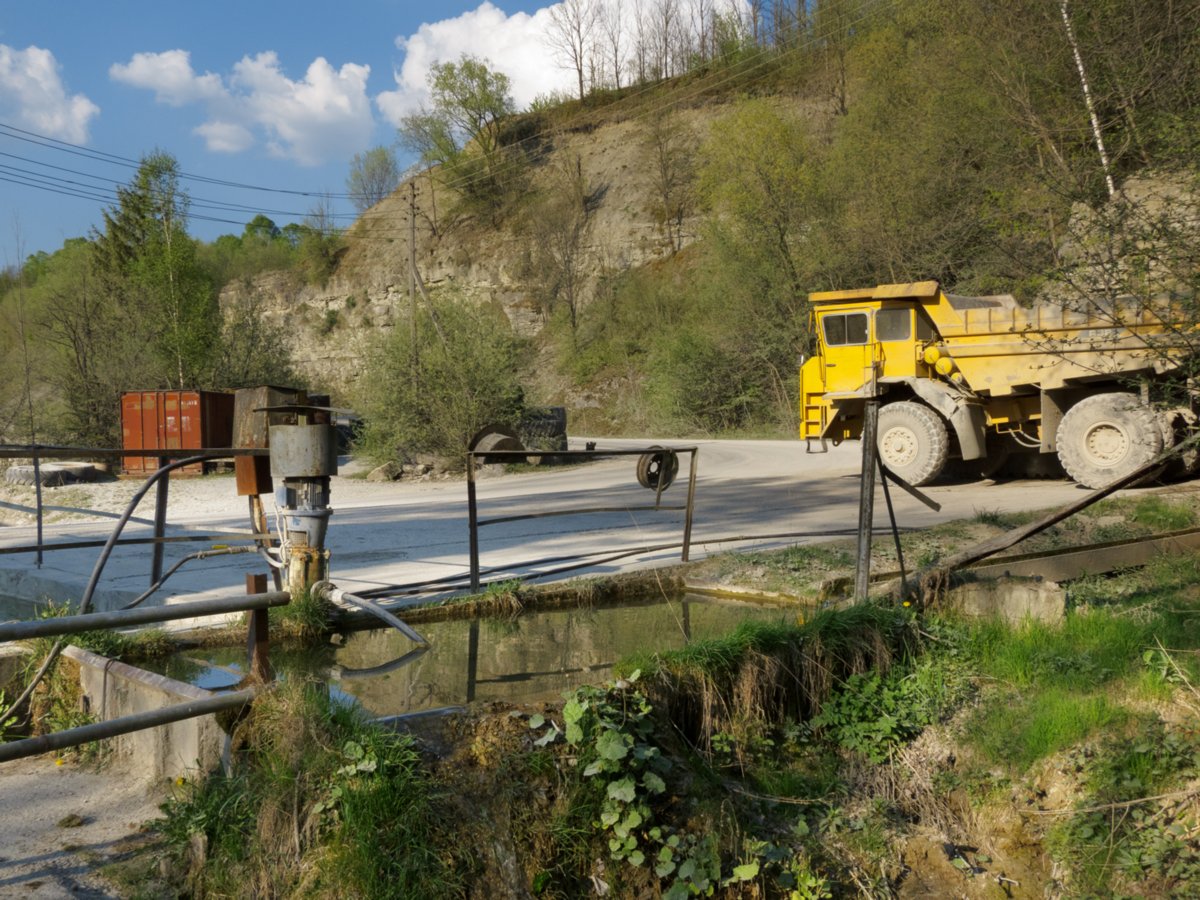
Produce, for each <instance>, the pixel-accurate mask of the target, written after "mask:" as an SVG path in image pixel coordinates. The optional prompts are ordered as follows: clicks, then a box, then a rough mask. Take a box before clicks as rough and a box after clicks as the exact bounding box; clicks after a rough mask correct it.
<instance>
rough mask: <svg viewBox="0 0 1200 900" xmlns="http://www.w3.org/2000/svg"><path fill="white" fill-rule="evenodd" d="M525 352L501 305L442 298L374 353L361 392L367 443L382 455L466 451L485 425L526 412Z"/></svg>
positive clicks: (384, 340)
mask: <svg viewBox="0 0 1200 900" xmlns="http://www.w3.org/2000/svg"><path fill="white" fill-rule="evenodd" d="M406 326H409V327H406ZM524 353H525V347H524V344H523V342H522V341H521V340H520V339H519V338H518V337H517V336H516V335H515V334H513V331H512V328H511V327H510V326H509V323H508V319H507V317H506V316H505V315H504V313H503V311H501V310H500V309H499V308H496V307H492V306H480V305H477V304H473V303H471V302H469V301H467V300H464V299H462V298H459V297H452V296H451V297H441V298H435V299H434V301H433V304H432V305H431V306H430V307H428V308H426V309H422V310H419V311H418V313H417V320H416V322H415V323H412V322H410V323H404V322H399V323H397V325H396V327H395V328H393V329H392V330H391V331H390V332H389V333H388V334H386V335H384V336H381V337H380V338H379V340H378V341H377V343H376V345H375V347H374V348H373V349H372V350H371V351H370V352H369V353H368V355H367V365H366V368H365V372H364V375H363V377H362V379H361V383H360V388H359V393H358V398H357V408H358V409H359V411H360V412H361V413H362V415H363V419H364V423H365V425H364V431H363V446H364V448H365V449H366V451H367V452H368V453H369V454H370V455H371V456H373V457H375V458H378V459H395V458H396V457H397V456H399V455H403V454H406V453H419V452H427V453H441V454H445V455H447V456H451V457H454V458H461V455H462V454H464V453H465V452H466V449H467V443H468V441H469V440H470V438H471V436H472V435H473V434H475V432H477V431H478V430H479V429H480V428H482V427H483V426H484V425H487V424H489V423H492V422H509V423H511V422H514V421H515V420H516V419H517V418H518V417H519V416H520V414H521V411H522V408H523V397H524V391H523V389H522V386H521V380H520V375H519V373H520V372H521V371H522V369H523V368H524Z"/></svg>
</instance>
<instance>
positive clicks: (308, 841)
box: [158, 682, 465, 898]
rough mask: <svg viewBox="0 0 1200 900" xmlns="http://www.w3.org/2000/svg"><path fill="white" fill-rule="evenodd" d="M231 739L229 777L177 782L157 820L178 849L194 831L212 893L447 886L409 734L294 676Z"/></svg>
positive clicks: (385, 891) (448, 875)
mask: <svg viewBox="0 0 1200 900" xmlns="http://www.w3.org/2000/svg"><path fill="white" fill-rule="evenodd" d="M241 734H242V735H244V737H245V745H244V747H243V749H242V751H241V753H240V754H239V756H238V757H237V760H236V762H235V766H234V769H233V772H232V773H231V774H229V775H225V774H223V773H216V774H214V775H212V776H210V777H209V778H207V779H205V780H204V781H202V782H200V783H197V784H194V785H190V784H185V785H182V786H181V787H180V789H179V793H178V794H177V796H175V797H174V798H172V799H171V800H169V801H168V802H167V803H166V804H165V805H164V806H163V811H164V812H165V813H166V818H165V820H163V821H162V823H161V824H160V825H159V826H158V827H159V829H160V831H161V832H162V834H163V836H164V838H165V840H166V841H167V843H168V844H169V845H170V846H172V847H174V848H176V852H177V853H178V854H180V855H183V854H186V853H187V851H188V848H189V847H190V846H191V842H192V838H193V836H194V835H203V836H204V837H205V839H206V840H207V844H208V851H207V856H206V858H205V860H204V861H203V863H202V864H203V883H204V885H205V888H206V889H207V890H208V891H209V892H210V893H211V894H212V895H214V896H225V895H226V893H228V894H230V895H236V896H242V895H243V891H244V889H245V886H246V885H250V884H253V885H255V886H256V889H255V893H265V894H268V895H272V896H276V895H278V896H282V895H289V894H291V893H292V892H293V891H296V890H300V891H301V892H302V893H316V894H318V895H321V896H351V897H381V898H388V897H396V898H399V897H431V898H434V897H444V896H453V895H455V894H456V892H458V890H459V888H460V887H461V884H460V880H459V875H460V872H461V869H459V870H456V869H455V868H453V867H451V866H449V865H448V864H447V859H448V858H449V857H450V856H452V855H453V852H451V851H448V850H447V848H446V842H445V840H444V839H443V837H442V834H443V832H444V831H445V830H446V828H445V826H444V824H443V822H442V820H441V817H440V816H439V814H438V813H437V812H436V810H435V797H434V791H433V788H432V785H431V782H430V780H429V778H428V776H427V774H426V772H425V769H424V767H423V765H422V762H421V758H420V755H419V753H418V752H417V750H416V748H415V746H414V745H413V742H412V740H411V738H408V737H402V736H397V735H395V734H393V733H391V732H388V731H385V730H383V729H382V728H380V727H378V726H375V725H373V724H371V723H369V722H367V721H366V720H365V719H364V718H362V717H361V716H360V715H359V714H357V713H356V712H354V711H353V710H349V709H346V708H343V707H337V706H334V705H333V704H332V702H331V701H330V699H329V697H328V694H327V693H326V692H325V691H323V690H322V689H321V688H320V687H319V686H317V685H315V684H304V683H300V682H296V683H289V684H286V685H284V686H283V687H281V688H279V689H277V690H276V691H274V692H272V693H270V694H268V695H265V696H264V697H263V698H261V699H260V700H259V701H257V702H256V705H255V710H254V713H253V716H252V718H251V719H250V720H249V723H248V725H247V726H246V729H245V730H244V731H242V732H241ZM460 851H461V852H465V848H460ZM193 862H195V861H193ZM318 862H319V866H318V872H317V873H316V874H315V875H314V874H313V873H311V872H309V870H310V869H311V868H312V867H313V866H314V865H315V864H317V863H318ZM301 885H303V887H301Z"/></svg>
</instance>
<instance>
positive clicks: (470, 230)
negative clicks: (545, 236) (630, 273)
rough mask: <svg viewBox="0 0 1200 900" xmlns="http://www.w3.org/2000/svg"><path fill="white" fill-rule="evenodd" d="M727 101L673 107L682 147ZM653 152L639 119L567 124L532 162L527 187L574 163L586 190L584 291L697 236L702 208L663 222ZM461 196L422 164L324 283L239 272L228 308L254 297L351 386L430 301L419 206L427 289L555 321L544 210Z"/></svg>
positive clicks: (306, 360)
mask: <svg viewBox="0 0 1200 900" xmlns="http://www.w3.org/2000/svg"><path fill="white" fill-rule="evenodd" d="M723 112H724V107H721V106H711V107H703V108H697V109H692V110H683V111H681V112H678V113H675V114H674V115H673V117H672V120H671V121H672V134H673V135H676V138H675V139H674V140H676V141H677V142H678V146H679V147H680V148H681V152H685V153H686V154H692V153H693V152H694V150H695V148H696V147H697V146H698V145H699V143H700V141H701V140H703V138H704V137H705V136H706V134H707V130H708V125H709V123H710V122H711V121H712V120H714V119H715V118H717V117H719V116H720V115H721V114H722V113H723ZM680 136H681V137H680ZM655 157H656V151H655V148H654V146H653V139H652V136H651V130H650V128H649V126H648V125H647V124H646V123H645V122H644V121H643V120H636V119H635V120H632V121H624V122H616V123H613V124H608V125H603V126H600V127H597V128H594V129H591V130H587V131H582V132H576V133H566V134H561V135H558V136H556V137H554V138H553V140H551V141H548V142H546V146H545V147H544V148H543V152H540V154H539V155H538V156H537V157H536V158H535V159H533V160H531V162H530V168H529V173H528V179H529V180H528V184H529V190H528V191H527V197H533V196H544V195H545V194H546V192H550V191H552V190H553V189H554V185H555V184H556V183H558V182H559V181H561V178H562V173H564V172H568V173H571V174H572V177H574V178H575V179H576V183H578V184H581V185H582V186H583V189H584V190H585V191H586V195H587V209H588V214H587V226H586V230H585V233H584V237H583V239H582V247H581V251H580V253H579V268H580V272H581V274H582V280H583V284H584V287H583V301H584V302H585V303H586V302H587V301H588V299H589V298H590V297H591V296H592V295H594V292H595V288H596V285H597V283H598V281H599V280H600V278H601V277H603V276H610V275H613V274H619V273H620V272H623V271H627V270H629V269H633V268H636V267H638V266H642V265H645V264H647V263H651V262H654V261H656V260H661V259H664V258H666V257H668V256H670V255H671V254H672V253H675V252H678V251H679V250H680V249H681V248H683V247H686V246H687V245H688V244H690V243H692V242H693V241H694V240H695V239H696V237H697V232H698V229H699V217H698V215H697V213H696V210H695V209H692V210H691V211H690V213H689V215H688V216H686V217H685V218H684V219H683V220H682V222H679V223H677V226H676V227H675V228H674V229H673V230H672V229H668V228H667V227H666V226H664V224H663V223H662V215H661V213H660V212H658V210H660V209H661V201H658V200H656V199H655V198H656V197H660V196H661V187H660V183H659V179H660V177H661V176H660V175H659V174H658V167H657V164H656V162H655ZM414 198H415V205H414V203H413V200H414ZM523 202H524V200H522V203H523ZM516 205H517V206H518V207H520V206H521V203H518V204H516ZM457 206H458V203H457V198H456V197H455V196H454V194H453V193H452V192H451V191H450V190H449V189H447V188H446V187H444V186H442V185H441V184H439V183H438V181H437V179H436V175H435V176H434V177H432V178H431V177H430V175H429V174H422V175H418V176H416V178H415V190H414V189H413V188H412V187H410V185H409V183H408V182H405V183H404V184H402V185H401V186H400V187H399V188H398V189H397V190H396V191H395V192H393V193H392V195H391V196H390V197H388V198H386V199H385V200H383V201H381V202H380V203H378V204H376V205H375V206H374V207H372V208H371V209H369V210H368V211H367V212H366V213H364V214H363V215H362V216H361V217H360V218H359V220H358V221H357V222H356V223H355V224H354V226H353V227H351V228H350V229H349V230H348V231H347V233H346V236H345V245H346V246H345V250H344V251H343V253H342V254H341V257H340V258H339V261H338V264H337V268H336V270H335V271H334V273H333V275H332V276H331V277H330V278H329V280H328V281H327V282H326V283H325V284H305V283H304V282H303V281H302V280H301V279H300V278H299V277H298V276H297V275H296V274H294V273H291V272H273V273H266V274H263V275H259V276H257V277H255V278H252V279H243V280H241V281H236V282H233V283H231V284H229V285H228V286H227V287H226V288H225V289H224V290H223V291H222V293H221V305H222V308H223V309H228V308H229V307H231V306H233V305H235V304H238V303H247V302H250V303H253V304H254V305H255V306H256V307H257V309H258V311H259V314H260V315H261V316H263V318H264V319H266V320H267V321H268V322H269V323H271V324H273V325H278V326H282V327H283V330H284V332H285V333H286V335H287V337H286V341H287V345H288V350H289V351H290V353H291V354H292V358H293V360H294V362H295V364H296V366H297V368H298V370H299V371H300V372H301V373H303V374H304V375H305V376H306V377H307V378H308V379H309V380H310V381H311V382H312V383H314V384H321V385H322V386H323V387H326V388H327V389H329V390H331V391H332V392H334V394H335V395H337V394H344V393H345V392H346V391H347V390H348V389H349V388H350V387H351V386H352V385H353V383H354V381H355V379H356V378H357V376H358V374H359V373H360V372H361V370H362V366H363V354H364V352H365V351H366V349H367V347H368V346H369V343H370V341H371V340H372V339H374V338H375V337H376V336H377V335H379V334H380V333H383V332H386V331H387V330H388V329H390V328H392V327H393V325H394V324H395V323H396V322H397V321H407V320H408V316H409V314H410V310H411V309H412V308H413V307H414V305H415V306H416V308H417V309H418V311H419V310H420V309H421V308H422V307H423V305H424V300H423V299H422V297H421V294H420V292H419V291H417V292H415V295H414V296H415V299H410V293H409V284H410V281H409V246H408V244H409V234H410V225H409V218H410V212H411V211H413V210H414V209H415V218H416V229H415V231H416V242H415V257H416V271H417V274H418V276H419V277H420V279H421V282H422V283H423V284H424V286H425V288H426V290H427V291H428V292H429V294H430V295H431V296H436V295H437V293H438V292H441V291H448V290H455V291H457V292H459V293H460V294H461V295H463V296H465V297H467V298H468V299H471V300H474V301H476V302H479V303H492V304H496V305H498V306H499V307H500V308H501V309H503V310H504V313H505V315H506V316H507V317H508V319H509V321H510V322H511V323H512V326H513V329H514V330H515V331H516V332H517V333H518V334H522V335H525V336H533V335H536V334H537V333H538V332H539V331H540V330H541V329H542V327H543V326H544V324H545V320H544V316H543V313H542V310H541V308H540V306H539V303H538V293H539V288H540V278H539V273H538V272H537V271H536V266H535V265H534V263H533V262H532V259H533V256H534V255H535V253H534V251H535V245H536V244H537V242H538V238H537V237H536V236H535V235H533V234H532V233H531V231H530V229H531V227H532V226H531V224H530V223H531V220H536V218H537V213H536V210H533V211H532V212H531V211H528V210H527V211H525V212H524V214H522V211H521V209H518V210H517V211H515V212H513V213H512V214H506V215H505V216H504V218H503V220H502V221H500V222H499V223H498V224H494V223H493V222H491V221H486V220H485V219H481V218H480V217H478V216H476V215H473V214H466V213H463V212H458V211H456V207H457Z"/></svg>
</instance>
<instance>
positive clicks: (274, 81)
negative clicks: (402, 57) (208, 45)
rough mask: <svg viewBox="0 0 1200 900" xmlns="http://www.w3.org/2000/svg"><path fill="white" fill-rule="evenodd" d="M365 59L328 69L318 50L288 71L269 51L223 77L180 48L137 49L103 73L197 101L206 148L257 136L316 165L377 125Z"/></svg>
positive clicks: (162, 97)
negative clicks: (301, 68)
mask: <svg viewBox="0 0 1200 900" xmlns="http://www.w3.org/2000/svg"><path fill="white" fill-rule="evenodd" d="M370 71H371V70H370V67H369V66H363V65H357V64H354V63H347V64H346V65H343V66H342V67H341V68H340V69H334V68H333V66H331V65H330V64H329V63H328V62H327V61H326V60H325V59H323V58H320V57H318V58H317V59H316V60H314V61H313V62H312V63H311V64H310V65H309V67H308V70H307V71H306V72H305V74H304V78H303V79H302V80H299V81H293V80H292V79H290V78H288V77H287V76H286V75H285V74H284V72H283V69H282V68H281V66H280V63H279V57H278V56H277V55H276V54H275V53H274V52H267V53H259V54H257V55H256V56H246V57H243V58H242V60H241V61H240V62H238V63H237V64H236V65H234V67H233V71H232V72H231V73H230V75H229V77H228V78H227V79H222V78H221V77H220V76H218V75H213V74H211V73H205V74H204V75H197V74H196V73H195V72H194V71H193V70H192V67H191V62H190V59H189V55H188V53H187V52H186V51H184V50H169V51H167V52H165V53H139V54H137V55H135V56H134V57H133V59H131V60H130V62H129V63H127V64H125V65H120V64H118V65H114V66H113V67H112V68H111V69H110V70H109V75H110V76H111V77H112V78H113V79H114V80H117V81H122V82H124V83H126V84H130V85H133V86H135V87H140V88H146V89H150V90H153V91H154V93H155V99H156V100H157V101H158V102H160V103H166V104H169V105H172V106H182V105H186V104H188V103H197V102H199V103H203V104H204V105H205V108H206V111H207V113H208V121H206V122H205V123H204V124H202V125H200V126H199V127H197V128H196V129H195V132H196V134H198V135H200V136H201V137H203V138H204V140H205V142H206V145H207V146H208V149H209V150H212V151H214V152H217V153H239V152H244V151H246V150H249V149H250V148H251V147H253V146H255V145H256V144H258V143H261V144H262V145H264V146H265V147H266V148H267V150H268V152H270V153H271V154H272V155H274V156H278V157H281V158H285V159H291V160H294V161H295V162H297V163H299V164H301V165H306V166H316V165H320V164H321V163H325V162H330V161H334V160H344V159H349V158H350V157H351V156H352V155H353V154H354V153H356V152H358V151H359V150H361V149H362V148H363V147H365V146H367V144H368V142H369V141H370V137H371V131H372V130H373V128H374V126H375V122H374V119H373V117H372V114H371V103H370V100H369V99H368V98H367V77H368V75H369V74H370Z"/></svg>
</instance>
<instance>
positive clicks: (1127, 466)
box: [1058, 394, 1163, 488]
mask: <svg viewBox="0 0 1200 900" xmlns="http://www.w3.org/2000/svg"><path fill="white" fill-rule="evenodd" d="M1162 448H1163V433H1162V427H1161V426H1160V424H1159V421H1158V418H1157V417H1156V416H1155V414H1154V411H1153V410H1152V409H1150V408H1149V407H1147V406H1146V405H1144V404H1143V403H1142V402H1141V401H1140V400H1139V399H1138V398H1137V397H1136V396H1135V395H1133V394H1096V395H1095V396H1093V397H1085V398H1084V399H1083V400H1080V401H1079V402H1078V403H1076V404H1075V405H1074V406H1072V407H1071V408H1070V409H1069V410H1067V414H1066V415H1065V416H1063V419H1062V422H1061V423H1059V426H1058V459H1059V461H1060V462H1061V463H1062V465H1063V468H1064V469H1066V471H1067V474H1068V475H1070V476H1071V477H1072V478H1073V479H1075V481H1077V482H1079V483H1080V484H1082V485H1083V486H1084V487H1089V488H1099V487H1103V486H1104V485H1106V484H1110V483H1112V482H1113V481H1116V480H1117V479H1118V478H1121V477H1122V476H1124V475H1128V474H1129V473H1130V472H1132V471H1134V470H1135V469H1138V468H1140V467H1142V466H1144V465H1145V464H1146V463H1148V462H1150V460H1152V459H1153V458H1154V457H1155V456H1157V455H1158V454H1159V453H1160V452H1162ZM1157 474H1158V473H1157V472H1155V473H1152V474H1149V475H1147V477H1146V479H1145V480H1146V481H1149V480H1151V479H1153V478H1154V477H1155V476H1156V475H1157Z"/></svg>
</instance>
